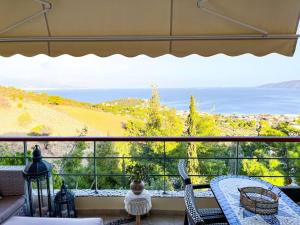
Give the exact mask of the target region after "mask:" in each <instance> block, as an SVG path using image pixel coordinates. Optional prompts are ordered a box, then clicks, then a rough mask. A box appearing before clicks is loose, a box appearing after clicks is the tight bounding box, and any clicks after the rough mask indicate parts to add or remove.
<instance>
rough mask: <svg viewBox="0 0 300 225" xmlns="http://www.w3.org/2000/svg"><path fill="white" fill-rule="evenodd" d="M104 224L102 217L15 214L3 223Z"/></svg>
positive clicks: (5, 224)
mask: <svg viewBox="0 0 300 225" xmlns="http://www.w3.org/2000/svg"><path fill="white" fill-rule="evenodd" d="M21 224H22V225H103V220H102V219H101V218H84V219H79V218H78V219H77V218H45V217H42V218H40V217H20V216H14V217H11V218H10V219H9V220H7V221H6V222H5V223H4V224H3V225H21Z"/></svg>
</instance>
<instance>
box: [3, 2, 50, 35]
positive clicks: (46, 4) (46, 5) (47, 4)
mask: <svg viewBox="0 0 300 225" xmlns="http://www.w3.org/2000/svg"><path fill="white" fill-rule="evenodd" d="M33 1H35V2H38V3H39V4H42V6H43V9H42V10H40V11H38V12H36V13H34V14H33V15H31V16H28V17H26V18H24V19H21V20H20V21H18V22H16V23H14V24H12V25H9V26H8V27H5V28H3V29H1V30H0V34H4V33H6V32H8V31H10V30H13V29H15V28H17V27H19V26H21V25H23V24H24V23H27V22H29V21H31V20H33V19H34V18H36V17H39V16H42V15H44V14H45V13H48V12H49V11H50V10H51V8H52V5H51V3H50V2H48V1H46V0H33Z"/></svg>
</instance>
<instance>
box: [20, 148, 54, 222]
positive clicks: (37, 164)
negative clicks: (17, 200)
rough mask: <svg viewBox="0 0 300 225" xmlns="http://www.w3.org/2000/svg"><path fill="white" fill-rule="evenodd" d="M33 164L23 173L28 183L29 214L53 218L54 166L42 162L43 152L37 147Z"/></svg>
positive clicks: (34, 151) (29, 164)
mask: <svg viewBox="0 0 300 225" xmlns="http://www.w3.org/2000/svg"><path fill="white" fill-rule="evenodd" d="M32 157H33V158H32V162H31V163H28V164H27V165H26V167H25V169H24V171H23V175H24V178H25V181H26V187H27V198H28V206H29V212H30V215H31V216H39V217H51V216H52V196H53V184H52V174H51V171H52V165H51V164H50V163H48V162H47V161H45V160H42V155H41V150H40V147H39V146H38V145H35V147H34V149H33V153H32Z"/></svg>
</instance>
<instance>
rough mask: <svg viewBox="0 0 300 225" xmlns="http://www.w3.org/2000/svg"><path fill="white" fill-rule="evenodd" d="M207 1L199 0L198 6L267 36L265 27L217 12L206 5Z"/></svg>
mask: <svg viewBox="0 0 300 225" xmlns="http://www.w3.org/2000/svg"><path fill="white" fill-rule="evenodd" d="M205 2H208V0H197V6H198V8H199V9H201V10H203V11H204V12H207V13H209V14H212V15H215V16H217V17H219V18H221V19H224V20H227V21H229V22H231V23H234V24H237V25H240V26H242V27H246V28H248V29H250V30H254V31H257V32H259V33H261V34H263V35H265V36H266V35H268V31H265V30H263V29H260V28H258V27H255V26H252V25H250V24H247V23H245V22H242V21H240V20H237V19H234V18H232V17H229V16H226V15H223V14H221V13H220V12H217V11H216V10H213V9H210V8H207V7H206V6H205V5H204V3H205Z"/></svg>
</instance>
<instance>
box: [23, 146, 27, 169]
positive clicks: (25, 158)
mask: <svg viewBox="0 0 300 225" xmlns="http://www.w3.org/2000/svg"><path fill="white" fill-rule="evenodd" d="M23 154H24V164H25V165H26V164H27V163H28V158H27V142H26V141H23Z"/></svg>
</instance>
